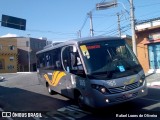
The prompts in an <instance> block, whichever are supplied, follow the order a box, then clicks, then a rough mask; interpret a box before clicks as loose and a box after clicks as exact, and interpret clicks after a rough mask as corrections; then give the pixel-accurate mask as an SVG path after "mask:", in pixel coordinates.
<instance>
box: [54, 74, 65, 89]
mask: <svg viewBox="0 0 160 120" xmlns="http://www.w3.org/2000/svg"><path fill="white" fill-rule="evenodd" d="M65 75H66V74H65V73H64V72H60V73H59V74H58V76H57V78H56V81H55V83H54V84H53V86H57V84H58V83H59V81H60V79H61V78H62V77H63V76H65Z"/></svg>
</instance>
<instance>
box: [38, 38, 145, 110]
mask: <svg viewBox="0 0 160 120" xmlns="http://www.w3.org/2000/svg"><path fill="white" fill-rule="evenodd" d="M36 56H37V74H38V80H39V82H40V83H42V84H43V85H45V86H46V87H47V90H48V92H49V94H54V93H59V94H61V95H63V96H66V97H68V98H71V99H74V100H76V102H77V104H78V105H79V107H81V108H83V107H84V106H90V107H94V108H95V107H106V106H109V105H113V104H117V103H122V102H126V101H130V100H133V99H135V98H139V97H142V96H145V95H147V87H146V80H145V74H144V71H143V69H142V66H141V65H140V63H139V61H138V60H137V58H136V56H135V55H134V53H133V51H132V50H131V48H130V47H129V45H128V44H127V43H126V42H125V40H124V39H121V38H119V37H91V38H80V39H75V40H69V41H66V42H60V43H55V44H52V45H50V46H49V47H46V48H45V49H43V50H41V51H38V52H37V53H36Z"/></svg>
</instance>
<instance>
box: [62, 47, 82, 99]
mask: <svg viewBox="0 0 160 120" xmlns="http://www.w3.org/2000/svg"><path fill="white" fill-rule="evenodd" d="M62 66H63V69H64V71H65V73H66V76H65V86H64V88H65V89H64V90H66V92H67V93H68V96H69V97H71V98H73V89H74V88H75V87H76V80H78V79H81V77H84V76H85V73H84V69H83V66H82V62H81V59H80V57H79V54H78V51H77V48H76V47H75V46H67V47H64V48H63V49H62Z"/></svg>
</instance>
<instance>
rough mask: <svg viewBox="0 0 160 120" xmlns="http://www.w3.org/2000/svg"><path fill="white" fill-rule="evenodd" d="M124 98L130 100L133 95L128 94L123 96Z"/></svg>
mask: <svg viewBox="0 0 160 120" xmlns="http://www.w3.org/2000/svg"><path fill="white" fill-rule="evenodd" d="M124 96H125V98H131V97H132V96H133V94H132V93H128V94H125V95H124Z"/></svg>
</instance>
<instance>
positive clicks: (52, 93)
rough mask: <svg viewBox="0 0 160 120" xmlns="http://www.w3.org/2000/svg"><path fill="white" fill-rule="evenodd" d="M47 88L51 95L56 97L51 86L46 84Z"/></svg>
mask: <svg viewBox="0 0 160 120" xmlns="http://www.w3.org/2000/svg"><path fill="white" fill-rule="evenodd" d="M46 87H47V91H48V93H49V94H50V95H54V94H55V92H54V91H53V90H52V89H51V88H50V85H49V84H48V83H46Z"/></svg>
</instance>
